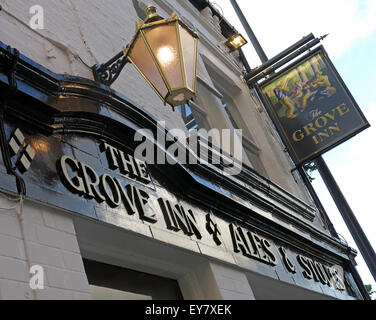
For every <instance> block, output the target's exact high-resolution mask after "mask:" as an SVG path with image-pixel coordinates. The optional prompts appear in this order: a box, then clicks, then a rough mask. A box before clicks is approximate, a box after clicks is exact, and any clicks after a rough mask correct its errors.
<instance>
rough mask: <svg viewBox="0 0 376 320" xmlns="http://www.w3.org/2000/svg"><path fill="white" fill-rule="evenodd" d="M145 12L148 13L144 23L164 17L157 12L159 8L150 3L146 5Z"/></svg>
mask: <svg viewBox="0 0 376 320" xmlns="http://www.w3.org/2000/svg"><path fill="white" fill-rule="evenodd" d="M145 13H146V19H145V21H144V23H150V22H156V21H159V20H163V18H162V17H161V16H159V15H158V14H157V8H156V7H154V6H152V5H148V6H147V7H146V9H145Z"/></svg>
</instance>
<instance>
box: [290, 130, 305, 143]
mask: <svg viewBox="0 0 376 320" xmlns="http://www.w3.org/2000/svg"><path fill="white" fill-rule="evenodd" d="M292 138H293V139H294V141H296V142H299V141H302V140H303V139H304V133H303V131H302V130H298V131H296V132H294V134H293V135H292Z"/></svg>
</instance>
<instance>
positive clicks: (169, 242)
mask: <svg viewBox="0 0 376 320" xmlns="http://www.w3.org/2000/svg"><path fill="white" fill-rule="evenodd" d="M38 4H39V5H40V7H41V8H42V9H43V17H44V29H38V28H36V29H35V28H34V29H33V28H31V27H30V24H29V22H30V19H31V18H32V14H31V13H30V12H31V11H30V8H31V7H32V6H33V5H34V3H33V1H25V0H22V1H21V0H19V1H18V0H14V1H2V10H1V11H0V41H1V43H0V94H1V119H0V120H1V151H2V152H1V157H0V191H1V192H0V299H30V300H43V299H168V300H174V299H177V300H179V299H186V300H191V299H198V300H200V299H206V300H212V299H219V300H221V299H224V300H254V299H256V300H260V299H291V300H294V299H340V300H362V299H367V295H366V294H365V291H364V288H363V283H362V281H361V279H360V277H359V275H358V273H357V271H356V269H355V262H354V261H355V260H354V259H355V257H356V254H357V253H356V251H355V250H354V249H351V248H349V247H348V245H346V244H345V243H344V242H343V241H341V240H340V239H339V238H338V236H336V234H335V232H334V231H333V229H332V228H331V227H330V221H329V220H328V218H327V217H326V216H325V214H324V213H323V212H321V211H319V210H318V209H317V207H316V206H315V204H314V202H313V200H312V198H311V197H310V194H309V193H308V191H307V189H306V187H305V185H304V183H303V181H302V178H301V177H300V176H299V175H298V174H297V172H296V171H294V170H293V169H294V165H293V163H292V161H291V159H290V158H289V156H288V154H287V153H286V151H285V147H284V146H283V144H282V142H281V140H280V138H279V137H278V135H277V133H276V131H275V129H274V127H273V125H272V123H271V120H270V119H269V117H268V115H267V113H266V112H265V111H264V108H263V106H262V104H261V102H260V101H259V100H258V98H257V96H256V95H255V94H254V92H253V91H252V90H250V89H249V88H248V87H247V85H246V83H245V82H244V81H243V80H242V73H243V71H244V68H245V67H246V64H247V63H246V61H245V60H244V58H243V56H242V54H241V52H240V51H239V50H237V51H234V52H229V49H228V48H227V47H226V46H225V42H226V40H227V39H228V38H229V37H231V36H232V35H233V34H234V33H235V32H236V31H235V30H234V28H233V27H232V26H231V25H230V24H229V23H228V22H227V21H226V19H225V18H223V17H221V15H220V14H219V13H218V11H217V10H216V9H215V8H214V7H213V6H212V5H211V4H210V3H209V2H208V1H203V0H197V1H196V0H190V1H186V0H169V1H167V0H155V1H149V3H146V2H144V1H142V0H133V1H121V0H111V1H101V0H90V1H85V0H80V1H75V0H70V1H47V0H40V1H38ZM148 4H152V5H154V6H155V7H157V8H158V14H160V15H161V16H163V17H169V16H171V14H172V13H173V12H174V11H176V12H177V13H178V15H179V17H180V18H181V19H182V20H183V21H184V22H185V23H186V24H187V25H189V26H192V27H193V26H194V28H195V29H196V31H197V33H198V35H199V54H198V62H197V95H196V96H195V97H194V98H193V99H192V100H191V101H190V102H189V104H186V105H182V106H180V107H178V108H177V109H176V110H175V111H173V110H171V108H169V107H168V106H165V105H164V104H163V102H162V101H160V100H159V99H158V97H157V95H156V94H155V92H154V91H153V90H152V89H151V87H150V86H149V85H148V83H147V82H146V81H145V80H144V79H143V78H142V77H141V76H140V75H139V73H138V72H137V70H136V69H135V68H134V67H133V66H132V65H131V64H128V65H126V66H125V68H124V70H123V72H122V73H121V75H120V76H119V78H118V79H117V81H116V82H115V83H114V84H113V85H112V86H111V88H109V87H108V86H105V85H102V84H100V83H98V81H95V80H94V77H93V72H92V69H91V67H90V66H92V65H94V64H100V63H102V62H103V61H107V60H108V58H109V57H110V56H113V55H114V54H115V53H116V52H118V51H119V48H122V47H123V46H124V43H126V42H127V41H130V39H131V38H132V36H133V34H134V25H135V22H136V20H137V19H141V20H143V19H144V18H145V17H144V16H143V12H144V9H145V7H146V6H147V5H148ZM18 52H20V53H18ZM161 124H163V125H161ZM213 128H215V129H221V130H223V129H229V130H230V131H231V132H235V131H234V130H235V129H241V130H242V132H243V137H242V140H241V142H242V149H241V150H242V152H241V153H242V157H241V159H242V163H239V161H234V160H233V159H234V157H233V155H231V153H232V152H233V151H232V149H231V148H230V147H229V146H226V145H223V144H222V145H220V144H219V141H217V140H216V139H211V140H210V142H209V141H208V140H205V139H204V138H203V139H197V144H198V145H199V146H200V150H202V149H205V150H208V153H207V154H208V156H207V158H208V159H207V160H208V162H207V163H204V162H203V163H200V161H197V164H187V163H186V162H184V161H180V160H179V161H177V163H171V164H170V163H169V162H167V164H154V163H147V162H146V161H144V160H142V154H137V153H136V152H135V150H136V149H137V147H138V146H139V145H140V143H141V142H140V141H139V142H137V141H135V134H136V132H138V131H139V130H140V129H143V130H144V131H145V130H148V132H149V133H151V135H149V136H148V137H147V138H146V139H147V141H148V143H149V144H148V146H149V147H151V149H152V150H154V152H155V155H156V156H158V155H160V154H163V155H166V157H167V158H168V157H170V158H174V157H175V153H174V152H172V153H171V152H169V147H171V145H173V144H174V145H175V146H177V147H176V149H175V150H180V151H182V152H184V154H187V155H188V156H189V158H190V159H198V158H199V156H200V155H198V154H197V149H198V148H196V149H195V148H194V147H193V145H192V144H189V143H188V141H189V140H194V139H193V138H194V137H192V136H190V134H191V133H192V132H194V131H193V129H206V130H210V129H213ZM170 129H181V130H184V131H183V132H186V135H187V137H188V139H187V140H186V141H182V140H181V139H180V141H176V140H174V139H169V138H168V130H170ZM166 136H167V138H166ZM158 137H162V138H163V139H164V140H163V141H164V143H161V140H159V139H158ZM237 139H239V137H238V136H236V135H235V134H233V142H234V144H236V143H237V141H238V140H237ZM142 141H143V143H146V142H145V139H144V140H142ZM196 146H197V145H196ZM220 146H221V148H220ZM214 154H220V155H221V159H222V161H221V162H219V163H217V164H211V162H210V158H213V155H214ZM231 159H232V166H233V168H235V169H236V168H241V170H239V173H238V174H236V175H231V174H230V175H229V174H226V168H227V167H228V163H231ZM189 163H191V162H189ZM20 194H21V196H19V195H20ZM22 195H24V196H22Z"/></svg>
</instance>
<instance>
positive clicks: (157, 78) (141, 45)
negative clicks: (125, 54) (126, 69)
mask: <svg viewBox="0 0 376 320" xmlns="http://www.w3.org/2000/svg"><path fill="white" fill-rule="evenodd" d="M130 58H131V60H132V62H133V63H134V64H135V65H136V67H137V68H138V69H139V70H140V71H141V72H142V73H143V74H144V76H145V77H146V78H147V80H149V81H150V82H151V84H152V85H153V86H154V87H155V89H156V90H157V91H158V92H159V94H160V95H161V96H162V97H163V98H165V97H166V96H167V94H168V89H167V87H166V84H165V83H164V81H163V79H162V76H161V75H160V73H159V70H158V68H157V66H156V65H155V62H154V60H153V57H152V55H151V54H150V52H149V50H148V48H147V46H146V44H145V42H144V39H143V38H142V36H141V34H140V35H139V36H138V37H137V39H136V41H135V44H134V46H133V49H132V51H131V53H130Z"/></svg>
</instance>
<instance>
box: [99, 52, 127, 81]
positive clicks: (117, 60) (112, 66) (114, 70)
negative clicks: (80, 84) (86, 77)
mask: <svg viewBox="0 0 376 320" xmlns="http://www.w3.org/2000/svg"><path fill="white" fill-rule="evenodd" d="M127 63H128V59H127V57H125V56H124V53H123V51H122V52H120V53H119V54H117V55H116V56H115V57H113V58H112V59H110V60H109V61H108V62H106V63H104V64H102V65H100V66H99V65H97V64H96V65H94V66H93V67H92V70H93V73H94V78H95V81H98V82H100V83H102V84H104V85H106V86H111V85H112V84H113V83H114V82H115V81H116V79H117V78H118V77H119V75H120V73H121V71H122V70H123V68H124V66H125V65H126V64H127Z"/></svg>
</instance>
